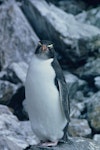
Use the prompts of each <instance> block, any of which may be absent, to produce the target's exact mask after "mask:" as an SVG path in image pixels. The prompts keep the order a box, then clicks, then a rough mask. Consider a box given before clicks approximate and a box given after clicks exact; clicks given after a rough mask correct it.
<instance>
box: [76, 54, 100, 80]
mask: <svg viewBox="0 0 100 150" xmlns="http://www.w3.org/2000/svg"><path fill="white" fill-rule="evenodd" d="M76 72H78V75H79V76H80V77H81V78H85V79H86V78H87V79H88V82H89V80H91V78H92V79H94V77H96V76H99V75H100V58H99V57H97V58H96V59H95V57H90V58H88V60H87V62H86V64H85V65H84V66H82V67H81V68H78V69H77V71H76Z"/></svg>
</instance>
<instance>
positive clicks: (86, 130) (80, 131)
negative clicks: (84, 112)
mask: <svg viewBox="0 0 100 150" xmlns="http://www.w3.org/2000/svg"><path fill="white" fill-rule="evenodd" d="M68 129H69V130H68V131H69V134H70V135H71V136H73V137H75V136H79V137H90V135H91V128H90V127H89V125H88V122H87V120H85V119H75V118H74V119H73V118H72V119H71V122H70V124H69V128H68Z"/></svg>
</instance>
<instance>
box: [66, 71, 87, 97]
mask: <svg viewBox="0 0 100 150" xmlns="http://www.w3.org/2000/svg"><path fill="white" fill-rule="evenodd" d="M64 76H65V80H66V83H67V85H68V90H69V96H70V98H73V97H74V96H75V93H76V91H77V90H78V89H82V88H83V87H84V86H85V85H86V82H85V81H84V80H81V79H79V78H78V77H77V76H75V75H73V74H71V73H69V72H67V71H64Z"/></svg>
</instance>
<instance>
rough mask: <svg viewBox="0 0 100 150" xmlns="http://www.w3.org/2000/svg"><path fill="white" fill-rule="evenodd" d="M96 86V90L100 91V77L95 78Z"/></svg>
mask: <svg viewBox="0 0 100 150" xmlns="http://www.w3.org/2000/svg"><path fill="white" fill-rule="evenodd" d="M94 84H95V86H96V88H97V89H99V90H100V76H97V77H95V78H94Z"/></svg>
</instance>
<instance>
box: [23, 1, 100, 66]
mask: <svg viewBox="0 0 100 150" xmlns="http://www.w3.org/2000/svg"><path fill="white" fill-rule="evenodd" d="M22 9H23V11H24V13H25V15H26V16H27V18H28V20H29V21H30V23H31V25H32V26H33V28H34V29H35V31H36V33H37V35H38V36H39V37H40V38H41V39H48V40H51V39H52V41H53V42H54V43H56V44H55V45H56V46H55V48H56V50H57V51H59V52H61V53H62V54H63V58H65V59H66V62H78V61H82V60H83V59H86V57H87V55H88V53H89V52H90V51H91V49H90V48H88V45H89V44H90V43H89V41H91V40H90V39H93V37H94V36H95V37H97V35H98V34H100V30H99V29H98V28H96V27H94V26H92V25H87V24H83V23H80V22H78V21H77V20H76V19H75V17H74V16H73V15H71V14H68V13H65V12H64V11H62V10H60V9H59V8H57V7H56V6H54V5H53V4H48V3H46V1H41V0H38V1H36V0H26V1H25V2H24V4H23V6H22ZM37 18H38V19H37ZM92 46H94V43H93V42H92ZM78 65H79V64H78Z"/></svg>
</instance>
